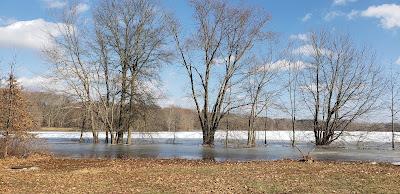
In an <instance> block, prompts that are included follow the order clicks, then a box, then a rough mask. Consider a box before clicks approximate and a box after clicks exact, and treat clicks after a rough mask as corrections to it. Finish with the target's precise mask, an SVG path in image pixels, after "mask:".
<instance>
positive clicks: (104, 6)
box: [94, 0, 170, 144]
mask: <svg viewBox="0 0 400 194" xmlns="http://www.w3.org/2000/svg"><path fill="white" fill-rule="evenodd" d="M163 17H164V16H163V14H162V13H161V12H160V11H159V10H157V8H156V7H155V4H154V2H153V1H146V0H123V1H117V0H109V1H106V0H104V1H102V2H101V3H100V4H99V6H97V8H96V10H95V13H94V20H95V24H96V27H97V32H98V33H97V34H98V37H101V40H104V41H105V44H107V47H108V48H109V52H108V53H107V59H105V58H106V56H105V54H104V53H103V54H102V55H104V57H103V60H102V63H103V65H105V63H108V61H113V62H114V63H116V64H117V67H118V71H119V72H120V73H119V75H118V77H119V80H118V82H119V86H118V87H119V88H120V89H119V91H118V93H119V102H118V104H119V107H118V109H119V113H118V121H117V125H116V128H117V129H116V130H117V131H118V133H117V143H122V140H123V132H124V131H125V130H127V132H128V137H127V141H126V143H127V144H130V143H131V131H132V128H133V123H134V120H132V119H133V118H134V117H135V116H134V115H133V114H134V113H135V110H134V108H135V104H136V103H142V102H143V100H148V99H146V98H147V97H151V95H150V94H151V93H150V92H149V91H148V90H147V89H146V88H145V87H146V85H145V84H146V83H150V82H152V81H154V80H155V79H157V78H158V73H157V70H158V69H159V67H160V65H161V64H162V63H165V62H167V61H168V60H169V56H170V53H169V52H168V50H167V49H166V47H165V45H166V41H167V38H168V36H167V35H168V34H167V31H166V25H165V23H164V18H163Z"/></svg>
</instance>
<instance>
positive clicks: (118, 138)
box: [117, 131, 124, 144]
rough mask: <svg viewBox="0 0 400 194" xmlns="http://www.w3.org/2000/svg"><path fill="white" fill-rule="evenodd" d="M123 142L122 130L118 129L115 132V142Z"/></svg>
mask: <svg viewBox="0 0 400 194" xmlns="http://www.w3.org/2000/svg"><path fill="white" fill-rule="evenodd" d="M123 142H124V132H123V131H118V132H117V144H122V143H123Z"/></svg>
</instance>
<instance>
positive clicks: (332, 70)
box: [300, 31, 382, 145]
mask: <svg viewBox="0 0 400 194" xmlns="http://www.w3.org/2000/svg"><path fill="white" fill-rule="evenodd" d="M309 39H310V40H309V41H308V42H307V45H306V46H304V47H302V50H301V51H302V53H303V54H304V55H305V60H306V61H307V63H309V66H307V67H306V68H305V69H304V70H303V72H302V77H301V79H300V80H301V82H300V84H301V85H300V87H301V90H302V95H303V97H304V101H305V103H306V106H307V107H308V108H309V110H310V111H311V113H312V116H313V128H314V135H315V144H316V145H327V144H330V143H332V142H333V141H335V140H336V139H338V138H339V137H340V136H341V135H342V134H343V131H345V130H346V129H347V128H348V127H349V125H350V124H351V123H353V121H354V120H356V119H358V118H360V117H361V116H363V115H365V114H367V113H369V112H370V111H372V110H373V109H374V108H375V105H376V101H377V99H378V97H379V95H380V92H381V90H382V87H381V86H382V85H381V83H382V82H381V79H380V76H379V68H378V67H377V65H376V64H375V60H374V55H373V54H372V53H371V52H370V51H369V50H368V49H367V48H364V47H362V48H360V47H357V46H356V45H355V44H354V43H353V42H352V41H351V39H350V38H349V36H347V35H337V34H333V33H329V32H326V31H320V32H312V33H310V37H309Z"/></svg>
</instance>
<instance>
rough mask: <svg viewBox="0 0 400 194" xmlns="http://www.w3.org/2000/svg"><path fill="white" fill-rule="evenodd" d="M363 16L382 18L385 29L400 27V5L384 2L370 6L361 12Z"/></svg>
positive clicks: (381, 21)
mask: <svg viewBox="0 0 400 194" xmlns="http://www.w3.org/2000/svg"><path fill="white" fill-rule="evenodd" d="M361 16H364V17H374V18H378V19H380V24H381V26H382V27H383V28H385V29H392V28H397V27H400V5H396V4H382V5H379V6H370V7H368V9H366V10H364V11H363V12H361Z"/></svg>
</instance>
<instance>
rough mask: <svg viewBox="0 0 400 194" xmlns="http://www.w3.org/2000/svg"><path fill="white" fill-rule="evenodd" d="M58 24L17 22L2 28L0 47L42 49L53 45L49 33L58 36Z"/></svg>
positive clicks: (40, 20)
mask: <svg viewBox="0 0 400 194" xmlns="http://www.w3.org/2000/svg"><path fill="white" fill-rule="evenodd" d="M58 25H60V24H57V23H52V22H47V21H45V20H43V19H36V20H30V21H17V22H14V23H12V24H10V25H7V26H3V27H0V47H6V48H9V47H20V48H33V49H42V48H43V47H44V46H48V45H49V44H51V41H50V36H49V33H50V34H52V35H54V36H58V35H60V33H59V31H58Z"/></svg>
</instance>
